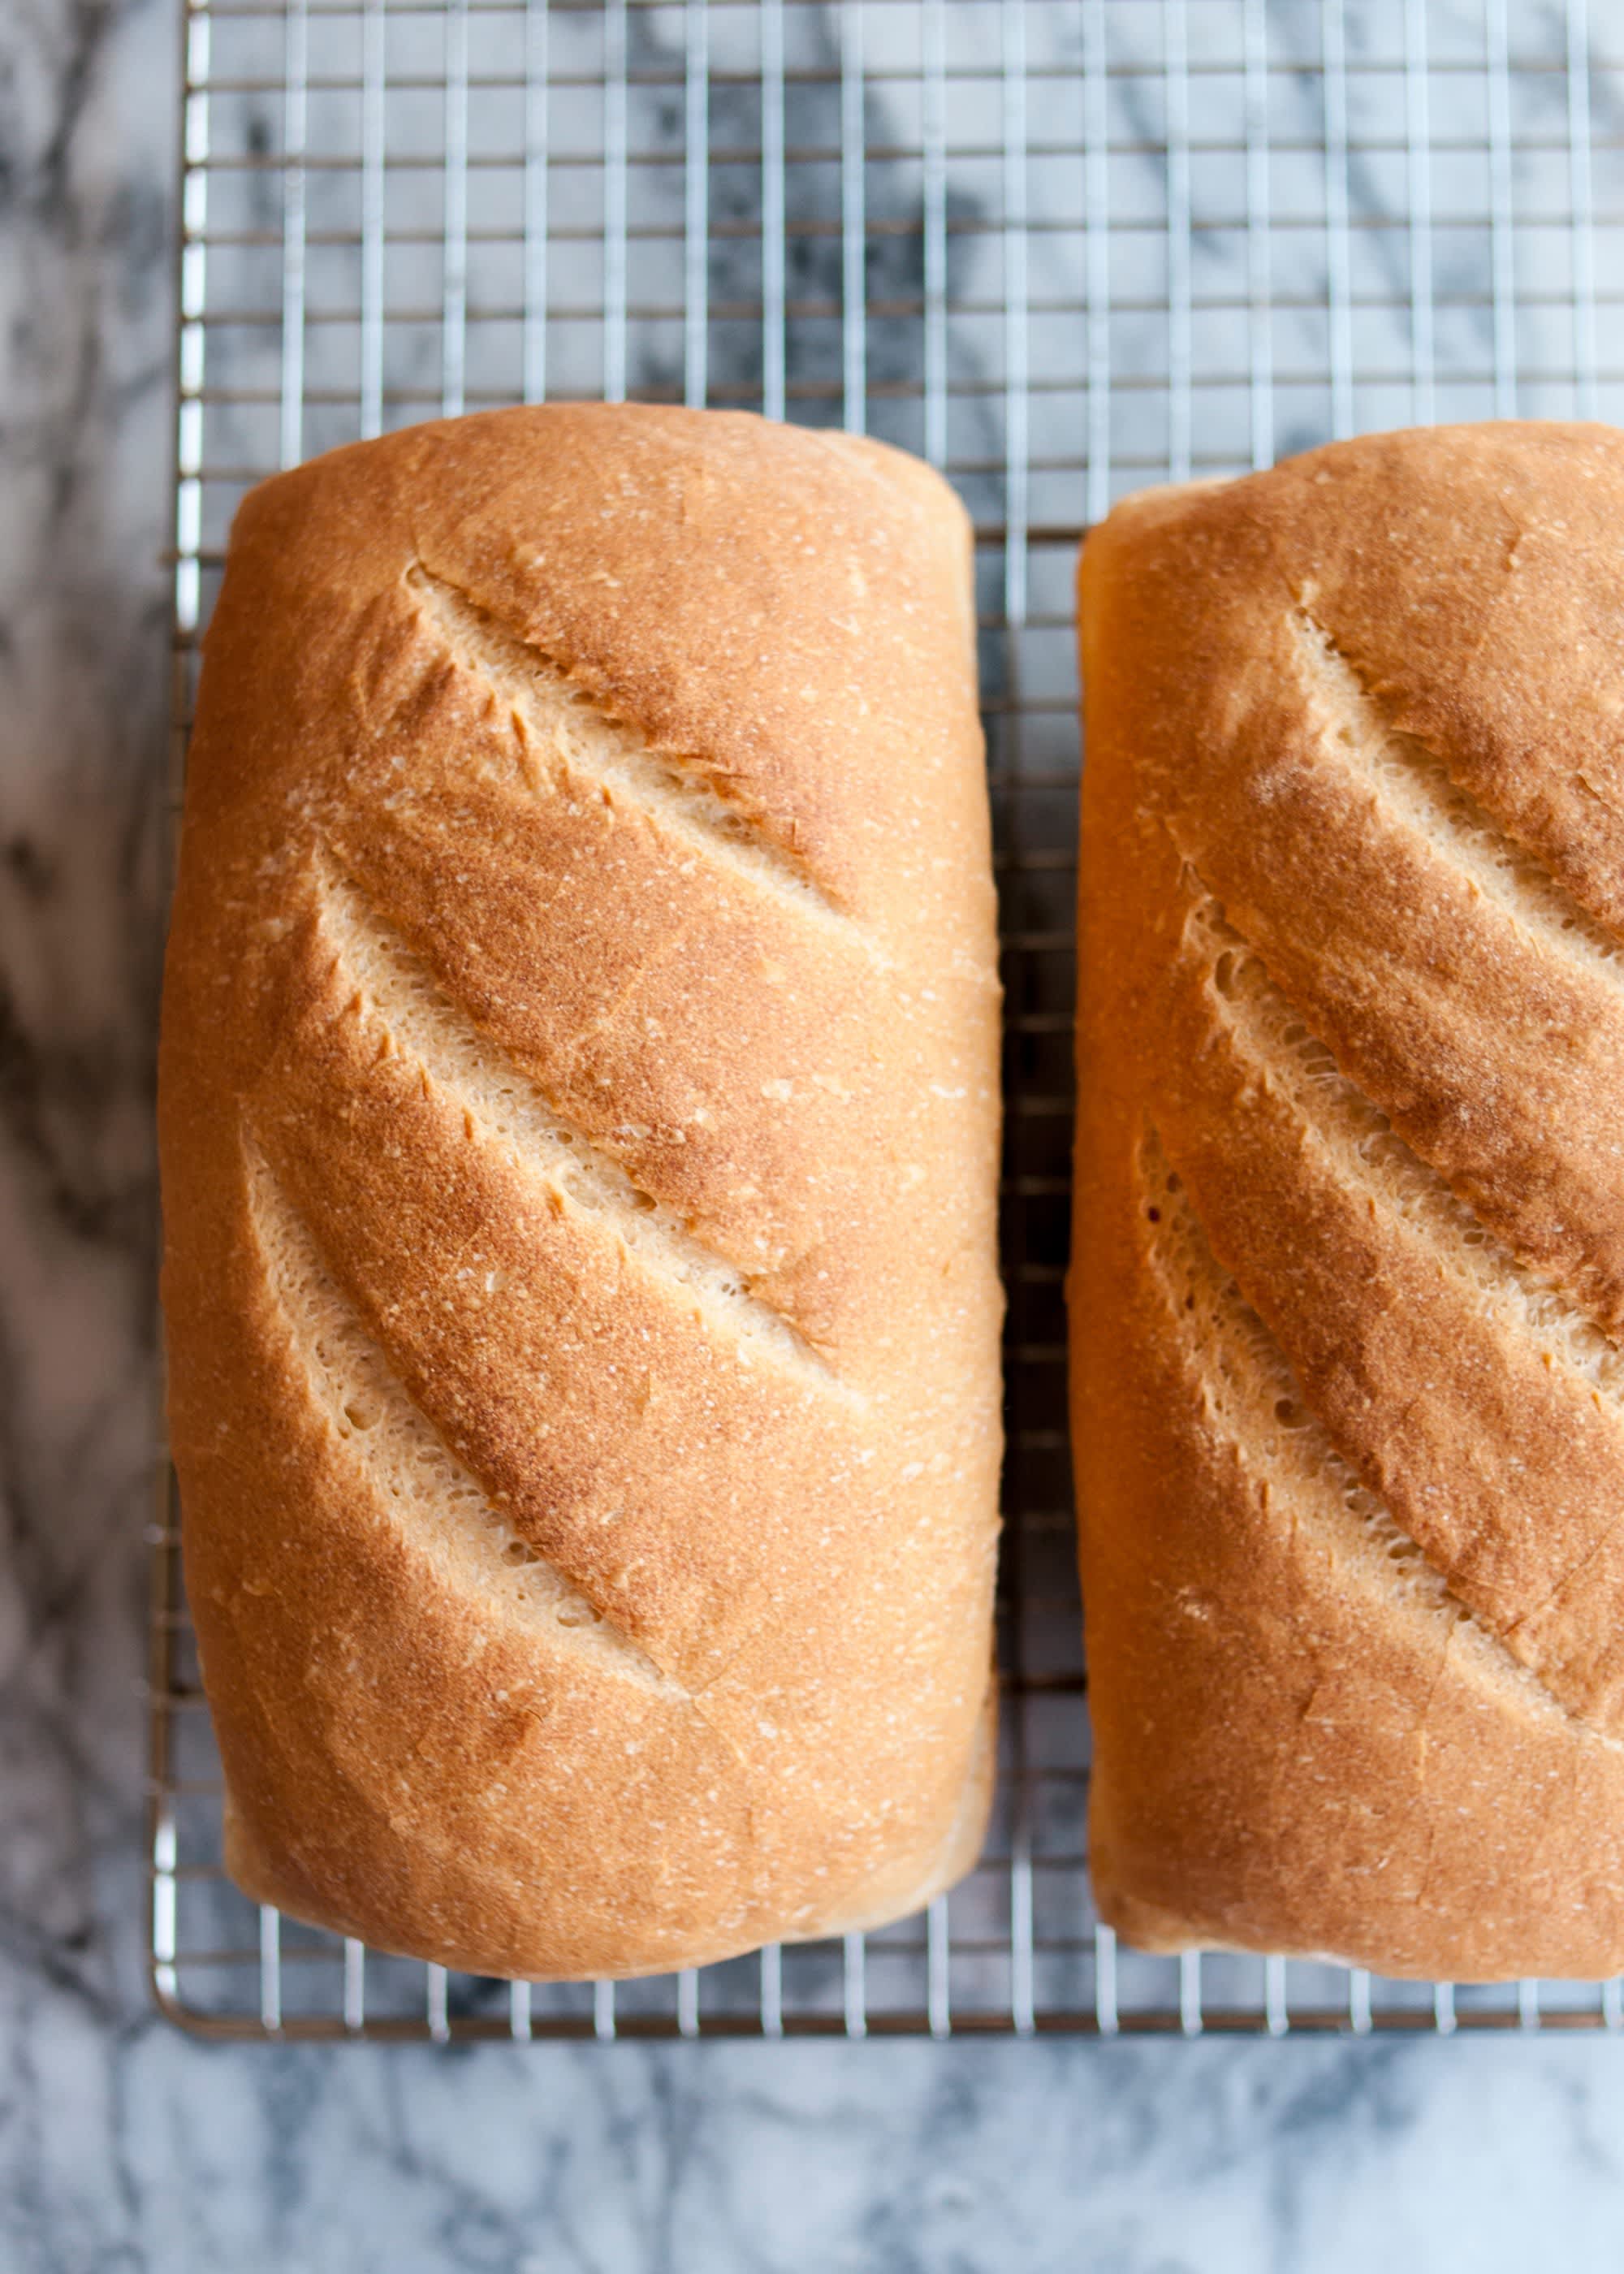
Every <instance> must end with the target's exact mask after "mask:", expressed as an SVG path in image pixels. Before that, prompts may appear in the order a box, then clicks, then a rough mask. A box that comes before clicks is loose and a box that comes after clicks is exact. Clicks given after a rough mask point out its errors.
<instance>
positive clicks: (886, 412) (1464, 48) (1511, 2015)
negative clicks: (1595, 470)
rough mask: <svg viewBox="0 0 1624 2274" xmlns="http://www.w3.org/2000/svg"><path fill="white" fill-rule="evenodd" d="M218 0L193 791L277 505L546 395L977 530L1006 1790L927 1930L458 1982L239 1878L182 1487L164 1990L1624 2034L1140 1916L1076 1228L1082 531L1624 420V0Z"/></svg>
mask: <svg viewBox="0 0 1624 2274" xmlns="http://www.w3.org/2000/svg"><path fill="white" fill-rule="evenodd" d="M1590 4H1591V9H1592V12H1591V13H1590V15H1589V16H1587V0H1570V4H1568V6H1567V7H1566V8H1565V9H1564V8H1563V7H1561V6H1560V5H1556V6H1553V5H1545V6H1542V7H1536V6H1532V5H1519V6H1518V7H1517V9H1516V10H1515V37H1514V31H1513V23H1512V14H1511V11H1509V7H1508V0H1453V4H1446V0H1346V4H1344V0H1301V4H1297V5H1292V4H1289V0H1277V4H1273V5H1266V4H1265V0H1058V4H1039V0H1034V4H1030V5H1026V4H1021V0H999V4H992V5H984V4H979V0H864V4H855V0H853V4H847V5H844V6H840V5H831V6H810V5H803V4H801V0H762V4H760V5H748V6H745V5H738V4H733V0H710V4H709V5H707V4H705V0H686V4H681V0H679V4H662V0H605V4H596V0H593V4H585V5H583V4H579V0H551V4H546V0H186V4H185V7H184V147H183V153H182V166H181V213H182V237H181V253H180V275H179V319H180V320H179V339H178V374H179V413H178V429H177V439H178V448H177V496H176V558H175V630H176V704H175V712H176V725H177V732H176V764H177V777H178V769H179V766H180V764H181V762H182V757H183V755H184V740H185V732H186V727H187V722H188V719H189V716H190V711H191V703H192V687H193V681H194V675H195V663H196V651H197V642H198V637H199V633H200V631H201V629H202V628H203V626H204V625H205V624H206V622H207V617H208V613H209V609H210V606H211V605H212V602H213V599H214V591H215V589H216V585H217V583H218V578H219V574H220V568H221V561H222V547H223V544H224V539H225V534H226V531H227V527H228V525H229V520H230V516H231V514H232V512H233V510H234V508H235V507H236V505H237V501H238V499H239V498H240V497H241V495H242V493H243V492H244V488H245V487H246V486H248V484H249V483H251V482H252V481H254V480H256V479H258V478H259V477H260V476H262V475H264V474H267V473H269V472H271V471H274V469H275V468H277V467H278V466H282V465H287V464H289V463H292V462H294V461H296V460H297V459H298V458H300V457H302V456H307V455H308V454H310V453H311V452H312V451H315V450H319V449H323V448H328V447H329V446H331V445H333V444H335V443H338V442H342V441H348V440H353V439H355V438H356V437H357V436H363V435H368V434H375V433H380V432H381V431H383V430H385V429H386V428H388V427H392V426H395V425H402V424H404V423H406V422H408V421H410V420H412V419H417V418H427V417H432V416H434V415H437V414H439V413H440V412H455V411H460V410H463V409H465V408H467V409H471V408H474V407H476V406H479V405H484V404H490V403H513V402H520V401H524V400H531V401H535V400H539V399H541V398H543V397H544V396H546V395H607V396H610V397H619V396H635V397H640V398H644V399H652V400H659V401H686V402H688V403H734V404H743V405H747V406H748V407H751V408H754V409H759V410H764V411H766V412H767V413H768V414H769V415H770V416H771V417H776V418H795V419H801V420H805V421H808V422H810V423H813V424H820V425H823V424H835V423H838V424H843V425H846V426H850V427H857V428H863V427H866V428H868V430H869V431H870V432H872V433H876V434H880V435H883V436H884V437H885V438H886V439H888V440H892V441H895V442H899V443H901V444H903V445H905V446H906V448H910V449H913V450H916V451H918V452H921V454H922V455H923V456H926V457H928V458H929V459H930V460H932V461H933V462H934V463H936V464H937V465H939V466H941V467H942V468H943V469H944V471H946V472H947V473H948V474H949V475H950V477H951V478H952V480H953V481H954V482H955V483H956V484H957V485H958V486H959V490H960V492H961V493H962V494H963V496H964V497H965V499H966V502H967V504H968V505H969V507H970V508H971V510H972V512H973V514H974V516H975V520H976V525H977V531H978V550H977V567H978V584H979V599H980V608H981V673H982V681H983V686H984V689H985V692H986V716H987V734H988V755H989V780H990V786H991V794H992V803H993V811H994V817H995V824H996V845H997V861H998V868H999V879H1000V885H1001V888H1002V894H1003V907H1004V975H1005V980H1006V983H1007V987H1008V1001H1009V1015H1008V1035H1007V1043H1006V1051H1005V1078H1006V1083H1007V1093H1008V1105H1009V1136H1008V1149H1007V1161H1006V1167H1005V1181H1004V1263H1005V1269H1006V1273H1007V1277H1008V1284H1009V1291H1010V1325H1009V1342H1008V1352H1007V1355H1008V1365H1009V1383H1010V1389H1009V1412H1008V1419H1009V1435H1010V1454H1009V1463H1008V1469H1007V1474H1006V1480H1005V1496H1006V1511H1007V1517H1008V1556H1007V1562H1006V1571H1005V1583H1004V1590H1003V1597H1002V1606H1001V1616H1000V1647H1001V1653H1002V1664H1003V1668H1004V1685H1005V1695H1006V1703H1005V1712H1004V1761H1003V1774H1002V1777H1001V1781H1000V1787H999V1794H998V1800H997V1804H996V1811H995V1818H994V1823H993V1827H992V1833H991V1837H990V1840H989V1846H988V1849H987V1854H986V1857H985V1859H984V1861H983V1863H982V1864H981V1868H980V1870H979V1871H976V1872H975V1873H974V1875H973V1877H972V1878H971V1879H969V1880H968V1881H967V1882H966V1884H965V1885H964V1886H962V1887H960V1888H959V1889H957V1890H955V1892H954V1893H953V1894H952V1895H951V1897H948V1898H944V1899H943V1900H942V1901H938V1902H936V1904H934V1905H933V1906H932V1907H931V1909H930V1910H929V1912H928V1913H927V1914H926V1915H925V1916H923V1917H921V1918H919V1919H915V1920H913V1921H911V1922H908V1923H906V1924H902V1925H900V1926H898V1927H896V1928H894V1929H891V1930H888V1931H884V1932H883V1933H878V1934H873V1935H869V1936H868V1937H867V1938H863V1937H852V1938H850V1939H847V1940H846V1942H844V1943H833V1944H828V1945H812V1946H801V1947H796V1948H793V1949H792V1948H787V1947H786V1948H785V1949H783V1950H778V1949H768V1950H766V1951H763V1952H762V1953H761V1954H758V1955H756V1956H755V1957H751V1958H748V1959H740V1960H737V1961H734V1962H732V1963H730V1964H728V1965H725V1966H717V1967H710V1968H707V1969H704V1970H703V1972H698V1973H693V1972H690V1973H685V1974H679V1975H675V1976H673V1977H669V1978H667V1979H665V1980H661V1981H655V1982H644V1983H633V1984H620V1985H618V1986H615V1985H611V1984H598V1985H596V1986H590V1985H588V1986H584V1987H583V1986H575V1987H559V1986H556V1985H551V1986H549V1985H543V1984H524V1983H519V1984H507V1983H495V1982H489V1981H484V1980H476V1979H473V1978H470V1977H458V1976H447V1974H445V1973H444V1972H442V1971H441V1970H440V1969H438V1968H436V1967H427V1968H425V1967H424V1966H422V1965H420V1964H415V1963H409V1962H406V1961H403V1960H399V1959H393V1958H387V1957H382V1956H380V1955H378V1954H373V1953H371V1952H367V1951H365V1950H363V1949H362V1947H361V1946H359V1945H358V1944H357V1943H353V1942H344V1941H342V1940H341V1939H338V1938H337V1937H335V1936H332V1935H326V1934H320V1933H317V1932H315V1931H312V1930H310V1929H307V1928H305V1927H301V1926H298V1925H296V1924H293V1923H291V1922H285V1921H282V1920H281V1919H280V1918H279V1917H278V1916H277V1915H276V1914H275V1913H274V1911H269V1910H259V1909H255V1908H254V1907H252V1905H250V1904H249V1903H248V1901H246V1900H245V1899H244V1897H242V1896H240V1895H239V1894H237V1893H236V1892H235V1890H233V1889H232V1888H231V1887H230V1886H229V1885H228V1883H227V1882H226V1881H225V1879H224V1878H223V1876H222V1871H221V1864H220V1790H219V1769H218V1761H217V1758H216V1757H215V1754H214V1747H213V1743H212V1739H211V1736H210V1731H209V1725H208V1716H207V1708H206V1707H205V1706H204V1703H203V1699H202V1695H201V1691H200V1690H199V1685H198V1680H197V1669H196V1664H195V1659H194V1655H193V1648H192V1638H191V1632H190V1629H189V1626H188V1623H187V1618H186V1612H185V1606H184V1592H183V1586H182V1579H181V1571H180V1559H179V1552H178V1541H177V1527H176V1511H175V1505H174V1489H173V1484H172V1480H169V1479H168V1478H167V1476H166V1479H165V1481H164V1485H163V1493H162V1502H161V1508H160V1514H159V1520H158V1524H157V1525H156V1527H155V1540H154V1546H155V1556H156V1562H155V1575H156V1576H155V1590H154V1631H153V1676H154V1679H153V1701H154V1703H153V1714H154V1719H153V1749H152V1857H151V1864H152V1877H151V1925H152V1943H151V1956H152V1969H153V1981H154V1988H155V1991H156V1994H157V1997H158V1999H159V2001H160V2003H161V2004H162V2007H164V2008H165V2010H166V2011H168V2012H169V2013H170V2014H173V2015H174V2016H176V2017H177V2019H180V2020H182V2021H184V2022H187V2023H188V2024H190V2025H191V2026H192V2027H193V2028H195V2029H199V2030H202V2031H205V2032H207V2033H208V2034H211V2035H214V2036H232V2037H245V2036H248V2037H252V2036H260V2035H266V2036H269V2035H277V2034H280V2035H282V2036H283V2037H339V2036H343V2035H350V2036H355V2037H361V2036H370V2037H431V2038H435V2039H449V2038H465V2037H499V2036H500V2037H520V2038H524V2037H557V2036H560V2035H568V2036H587V2035H592V2034H596V2035H597V2036H598V2037H613V2036H615V2035H617V2034H625V2035H628V2036H629V2035H636V2036H667V2035H672V2036H681V2037H697V2036H710V2035H723V2034H728V2035H739V2034H753V2035H765V2036H767V2037H778V2036H787V2035H795V2034H802V2033H811V2032H821V2033H844V2034H845V2035H846V2036H849V2037H861V2036H864V2035H866V2034H869V2033H875V2034H878V2033H882V2032H893V2033H894V2032H903V2031H924V2030H929V2032H931V2033H932V2034H933V2035H935V2036H937V2037H945V2036H948V2035H950V2034H951V2033H954V2032H964V2031H983V2032H984V2031H989V2030H998V2031H1013V2032H1015V2033H1017V2034H1026V2033H1029V2032H1032V2031H1034V2030H1089V2031H1100V2032H1101V2033H1106V2034H1109V2033H1112V2032H1115V2031H1118V2030H1121V2031H1130V2030H1153V2029H1154V2030H1171V2031H1178V2030H1183V2031H1184V2032H1185V2033H1187V2034H1192V2035H1193V2034H1196V2033H1199V2031H1201V2030H1203V2029H1259V2030H1265V2031H1267V2032H1269V2033H1271V2034H1282V2033H1284V2032H1286V2031H1288V2030H1299V2029H1350V2030H1352V2031H1355V2032H1361V2031H1365V2030H1368V2029H1389V2028H1398V2029H1440V2030H1443V2031H1448V2030H1451V2029H1455V2028H1468V2027H1483V2026H1500V2025H1507V2024H1509V2025H1514V2026H1515V2025H1519V2024H1520V2025H1521V2026H1522V2027H1524V2028H1530V2029H1531V2028H1539V2027H1547V2028H1549V2027H1553V2026H1583V2025H1587V2024H1590V2025H1597V2024H1599V2025H1603V2026H1606V2027H1609V2028H1613V2029H1618V2028H1620V2026H1624V2002H1621V2000H1620V1984H1617V1983H1609V1984H1539V1983H1532V1982H1529V1983H1523V1984H1517V1985H1514V1986H1511V1987H1508V1988H1500V1989H1492V1990H1490V1989H1483V1988H1470V1987H1459V1988H1457V1987H1455V1985H1452V1984H1436V1985H1434V1984H1397V1983H1387V1982H1381V1981H1377V1980H1374V1979H1372V1977H1370V1976H1368V1975H1365V1974H1360V1973H1349V1972H1347V1971H1345V1970H1343V1969H1340V1968H1334V1967H1325V1966H1313V1965H1304V1964H1297V1963H1295V1962H1294V1963H1291V1964H1287V1963H1286V1962H1284V1961H1282V1960H1244V1959H1238V1958H1227V1957H1210V1956H1209V1957H1207V1958H1204V1959H1200V1960H1197V1959H1194V1958H1190V1959H1185V1960H1183V1961H1170V1960H1153V1959H1147V1958H1145V1957H1142V1956H1139V1955H1138V1954H1134V1953H1132V1952H1131V1951H1129V1950H1127V1949H1126V1948H1125V1947H1124V1948H1120V1949H1119V1948H1118V1947H1117V1946H1116V1943H1115V1940H1114V1939H1113V1937H1112V1936H1111V1934H1110V1933H1109V1931H1108V1930H1107V1929H1105V1928H1103V1927H1101V1926H1100V1925H1099V1924H1098V1923H1097V1922H1096V1919H1095V1916H1094V1911H1093V1909H1092V1906H1091V1902H1090V1898H1089V1892H1088V1885H1087V1878H1086V1856H1085V1824H1084V1804H1085V1799H1086V1788H1087V1735H1086V1713H1085V1707H1084V1696H1083V1692H1084V1680H1083V1667H1082V1660H1081V1654H1080V1646H1079V1630H1078V1606H1077V1598H1076V1588H1075V1580H1074V1576H1073V1570H1072V1562H1071V1490H1070V1478H1069V1472H1068V1468H1067V1458H1066V1438H1065V1413H1064V1397H1063V1382H1064V1367H1063V1356H1064V1319H1063V1314H1062V1302H1061V1272H1062V1267H1063V1263H1064V1256H1065V1253H1066V1244H1067V1230H1068V1227H1067V1173H1066V1172H1067V1163H1068V1153H1069V1145H1070V1099H1071V1051H1070V1024H1071V896H1072V888H1073V873H1072V872H1073V865H1074V862H1073V838H1074V833H1075V819H1076V790H1077V777H1078V765H1079V749H1078V734H1077V728H1076V724H1075V699H1076V684H1075V666H1074V660H1073V654H1072V641H1071V614H1070V582H1071V567H1072V560H1073V555H1074V553H1075V548H1076V546H1077V542H1078V538H1079V534H1080V531H1081V529H1082V527H1083V526H1084V524H1085V523H1087V522H1089V521H1091V520H1093V519H1094V518H1096V517H1097V516H1099V515H1101V513H1102V512H1103V511H1104V510H1105V509H1106V508H1107V507H1108V506H1109V504H1110V502H1111V501H1112V500H1113V499H1114V498H1115V497H1116V496H1118V495H1119V494H1121V493H1122V492H1124V490H1127V489H1130V488H1133V487H1137V486H1139V485H1141V484H1144V483H1147V482H1156V481H1162V480H1164V479H1168V478H1174V479H1177V478H1180V477H1183V476H1184V475H1187V474H1189V473H1191V472H1192V471H1204V472H1212V473H1227V472H1232V471H1243V470H1244V469H1245V468H1246V467H1248V466H1252V465H1259V464H1264V463H1267V462H1268V461H1269V460H1270V459H1272V458H1273V457H1274V456H1278V455H1280V454H1281V453H1282V452H1285V451H1288V450H1292V449H1297V448H1302V447H1304V446H1305V445H1307V444H1310V443H1312V442H1316V441H1319V440H1324V439H1325V438H1326V437H1327V436H1329V435H1333V434H1342V433H1352V432H1354V431H1356V430H1357V429H1359V428H1365V427H1373V426H1383V425H1402V424H1406V423H1409V422H1411V421H1424V420H1428V419H1432V418H1481V417H1485V416H1490V415H1509V414H1513V413H1522V414H1548V415H1553V416H1560V417H1570V416H1573V415H1575V413H1577V414H1580V415H1587V416H1588V415H1601V416H1604V417H1605V416H1608V415H1613V416H1614V417H1617V416H1619V415H1620V411H1624V293H1621V292H1620V290H1619V289H1618V282H1617V280H1618V279H1619V277H1620V261H1619V256H1620V251H1624V24H1621V23H1620V14H1619V11H1615V10H1613V9H1612V8H1606V9H1604V8H1603V6H1602V5H1601V4H1600V0H1590Z"/></svg>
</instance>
